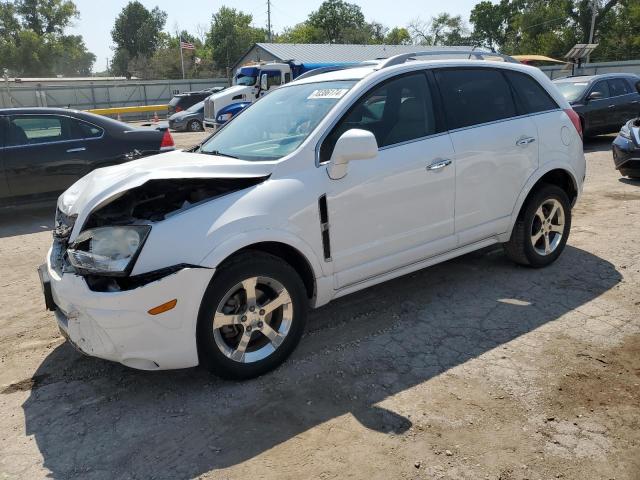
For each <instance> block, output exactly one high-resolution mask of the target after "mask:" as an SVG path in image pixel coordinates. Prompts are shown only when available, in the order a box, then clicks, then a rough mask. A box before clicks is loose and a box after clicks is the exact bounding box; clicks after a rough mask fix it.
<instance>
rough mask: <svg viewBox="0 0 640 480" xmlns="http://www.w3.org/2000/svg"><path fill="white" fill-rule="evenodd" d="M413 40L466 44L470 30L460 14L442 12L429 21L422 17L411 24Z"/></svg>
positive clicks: (431, 42)
mask: <svg viewBox="0 0 640 480" xmlns="http://www.w3.org/2000/svg"><path fill="white" fill-rule="evenodd" d="M409 31H410V33H411V36H412V37H413V40H414V41H415V42H416V43H420V44H421V45H446V46H454V45H465V44H468V43H469V41H470V40H469V31H468V29H467V26H466V25H465V23H464V20H462V17H461V16H460V15H455V16H453V15H450V14H448V13H440V14H438V15H436V16H435V17H431V19H430V20H429V21H428V22H423V21H422V20H420V19H416V20H413V21H412V22H411V23H410V24H409Z"/></svg>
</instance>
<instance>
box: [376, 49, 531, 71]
mask: <svg viewBox="0 0 640 480" xmlns="http://www.w3.org/2000/svg"><path fill="white" fill-rule="evenodd" d="M436 55H468V58H469V59H471V58H472V57H473V58H475V59H476V60H485V57H500V58H502V60H504V61H505V62H509V63H520V62H518V61H517V60H516V59H515V58H513V57H510V56H509V55H504V54H502V53H496V52H485V51H483V50H453V49H451V50H426V51H422V52H421V51H417V52H412V53H401V54H400V55H394V56H393V57H389V58H387V59H385V60H382V61H381V62H380V63H379V64H378V68H377V69H378V70H381V69H383V68H387V67H391V66H393V65H400V64H403V63H404V62H406V61H407V60H412V59H414V60H415V57H428V56H436Z"/></svg>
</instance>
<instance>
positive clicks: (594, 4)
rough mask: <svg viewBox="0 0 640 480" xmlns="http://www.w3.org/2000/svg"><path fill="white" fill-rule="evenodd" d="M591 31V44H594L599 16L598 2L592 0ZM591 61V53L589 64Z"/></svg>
mask: <svg viewBox="0 0 640 480" xmlns="http://www.w3.org/2000/svg"><path fill="white" fill-rule="evenodd" d="M590 4H591V29H590V30H589V43H593V33H594V30H595V29H596V17H597V16H598V0H591V2H590ZM590 61H591V52H589V54H588V55H587V63H590Z"/></svg>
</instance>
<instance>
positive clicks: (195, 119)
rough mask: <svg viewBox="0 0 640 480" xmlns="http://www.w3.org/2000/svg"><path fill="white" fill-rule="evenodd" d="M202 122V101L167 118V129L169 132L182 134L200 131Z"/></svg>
mask: <svg viewBox="0 0 640 480" xmlns="http://www.w3.org/2000/svg"><path fill="white" fill-rule="evenodd" d="M203 120H204V100H203V101H202V102H198V103H196V104H195V105H192V106H191V107H189V108H187V109H186V110H183V111H181V112H178V113H174V114H173V115H171V116H170V117H169V128H170V129H171V130H175V131H179V132H183V131H188V132H200V131H202V128H203V127H202V121H203Z"/></svg>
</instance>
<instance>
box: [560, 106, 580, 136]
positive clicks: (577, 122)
mask: <svg viewBox="0 0 640 480" xmlns="http://www.w3.org/2000/svg"><path fill="white" fill-rule="evenodd" d="M564 113H566V114H567V115H568V116H569V119H570V120H571V123H573V126H574V127H576V130H577V131H578V134H579V135H580V138H582V122H581V121H580V115H578V114H577V113H576V111H575V110H574V109H573V108H565V109H564Z"/></svg>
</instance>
